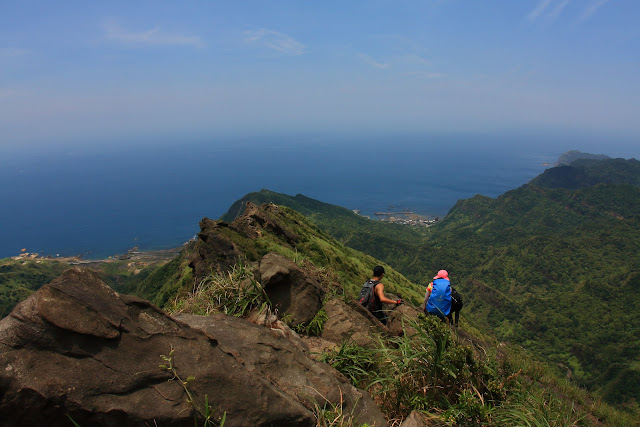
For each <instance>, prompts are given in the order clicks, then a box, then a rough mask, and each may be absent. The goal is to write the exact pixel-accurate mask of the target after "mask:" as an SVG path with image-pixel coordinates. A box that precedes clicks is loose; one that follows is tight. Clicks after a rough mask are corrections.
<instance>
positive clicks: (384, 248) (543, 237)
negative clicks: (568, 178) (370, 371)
mask: <svg viewBox="0 0 640 427" xmlns="http://www.w3.org/2000/svg"><path fill="white" fill-rule="evenodd" d="M636 163H637V162H635V161H630V162H629V164H626V163H625V164H624V165H626V168H625V167H623V168H620V161H619V160H616V161H612V163H609V164H607V165H606V168H604V170H597V168H596V166H597V165H596V166H594V164H591V163H588V164H587V166H588V167H587V168H585V169H583V170H582V171H581V173H584V174H586V175H589V174H591V175H594V176H596V177H597V179H598V180H599V181H600V182H602V181H603V179H602V177H611V176H614V177H617V175H619V174H620V170H621V169H622V170H623V171H627V172H628V173H635V171H636V166H637V165H636ZM611 165H613V169H615V170H616V171H617V172H615V173H614V172H612V170H613V169H612V166H611ZM594 168H595V171H594ZM589 179H591V178H589ZM607 179H609V178H607ZM616 179H617V178H616ZM633 179H634V178H629V179H627V181H625V182H627V184H611V183H609V184H606V183H600V184H598V185H594V186H591V187H585V186H584V185H582V184H581V185H578V187H581V188H579V189H577V190H569V189H563V188H544V187H539V186H535V185H527V186H523V187H521V188H519V189H516V190H513V191H510V192H508V193H505V194H504V195H503V196H501V197H499V198H498V199H491V198H488V197H484V196H476V197H474V198H472V199H468V200H464V201H460V202H459V203H458V204H457V205H456V206H455V207H454V208H453V209H452V210H451V211H450V213H449V215H448V216H447V217H446V219H445V221H443V222H441V223H440V224H439V225H437V226H434V227H431V228H429V229H428V230H415V229H409V230H405V229H406V227H398V228H399V229H400V228H402V230H401V231H398V232H396V231H395V230H394V229H392V227H388V226H390V224H381V223H376V224H375V228H374V227H371V226H370V225H371V224H370V223H371V221H367V220H366V219H364V218H359V217H357V216H355V215H353V214H352V213H350V212H349V211H347V210H346V209H345V210H342V211H339V210H337V209H336V210H332V209H331V208H330V207H328V206H326V204H321V203H320V202H317V203H319V209H318V210H317V211H316V212H315V213H314V214H312V215H310V217H311V218H312V220H313V221H314V222H315V223H316V224H318V226H319V227H321V228H322V229H323V230H326V231H327V232H328V233H330V234H332V235H334V236H336V237H338V238H339V239H340V240H341V241H343V242H344V243H346V244H348V245H350V246H353V247H355V248H357V249H360V250H363V251H367V252H373V251H369V248H372V247H374V248H375V249H374V251H375V252H374V253H375V255H376V257H378V258H380V259H383V260H385V261H386V262H387V263H389V264H391V265H392V266H394V267H395V268H396V269H398V270H399V271H401V272H402V273H403V274H405V275H406V276H407V277H409V278H410V279H412V280H414V281H422V280H426V279H427V278H428V277H429V275H431V274H433V272H434V271H437V269H439V268H447V269H448V270H450V271H451V272H452V276H453V278H454V282H455V283H456V284H458V285H459V286H460V287H461V288H462V289H463V291H464V293H465V301H466V303H467V308H468V309H469V310H467V312H466V313H465V314H466V315H468V316H472V320H473V321H474V322H475V323H477V324H478V325H479V326H481V327H484V328H487V329H491V330H494V331H495V332H496V333H497V335H498V337H500V338H502V339H508V340H512V341H514V342H517V343H520V344H522V345H525V346H527V347H528V348H530V349H533V350H534V351H535V352H536V353H537V354H539V355H542V356H544V357H545V358H546V359H547V360H549V361H552V362H554V363H556V364H561V365H564V366H568V367H569V368H570V369H571V371H572V375H573V376H574V377H575V378H578V379H579V380H580V381H581V382H582V383H583V384H586V385H589V386H591V387H593V388H599V389H600V390H601V392H602V395H603V396H604V397H605V399H607V400H608V401H611V402H617V403H619V402H620V399H621V396H626V398H629V397H636V398H637V397H638V396H640V394H639V393H638V390H637V389H636V386H634V385H633V383H629V382H628V381H625V379H626V378H635V375H636V372H637V371H636V369H637V368H636V366H637V365H638V362H637V355H638V354H639V353H640V352H639V351H638V350H640V348H639V341H638V339H637V338H636V337H637V336H639V335H640V324H639V320H638V318H637V316H634V313H635V312H636V311H635V310H636V309H637V307H638V304H640V301H638V296H637V295H638V293H637V292H636V290H637V286H638V282H639V280H640V278H639V277H640V272H639V271H638V267H637V266H639V265H640V258H639V257H640V238H639V230H640V223H639V217H640V188H638V187H636V186H634V185H629V184H628V182H633ZM609 181H610V179H609ZM557 183H558V181H554V185H553V187H557V186H558V185H557ZM259 197H265V198H268V199H269V200H272V201H275V202H276V203H284V204H286V205H287V206H290V207H292V208H294V209H300V210H301V211H304V210H307V211H309V210H313V209H314V208H313V206H314V203H313V201H312V200H310V199H308V198H302V197H301V196H296V197H290V196H286V195H276V193H271V192H268V193H266V194H264V192H262V193H252V194H249V195H247V196H246V197H245V199H246V200H252V201H259ZM262 200H265V199H262ZM339 209H342V208H339ZM339 216H341V217H342V218H341V220H340V221H336V220H335V218H337V217H339ZM349 216H352V217H353V218H349ZM343 218H349V219H348V222H346V223H347V224H348V226H345V227H344V229H342V228H341V226H340V222H342V221H345V219H343ZM336 227H337V228H339V229H340V230H338V231H335V228H336ZM379 242H384V244H379ZM471 278H473V279H474V280H470V279H471ZM603 324H606V325H607V326H609V327H607V328H603V327H602V325H603ZM612 363H613V364H614V366H616V367H617V368H615V369H608V367H609V365H610V364H612ZM635 384H637V383H635Z"/></svg>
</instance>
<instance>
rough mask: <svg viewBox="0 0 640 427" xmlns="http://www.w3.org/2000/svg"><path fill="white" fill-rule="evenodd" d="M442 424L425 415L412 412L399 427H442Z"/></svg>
mask: <svg viewBox="0 0 640 427" xmlns="http://www.w3.org/2000/svg"><path fill="white" fill-rule="evenodd" d="M442 425H445V424H444V423H442V422H440V421H438V420H437V419H436V420H434V419H433V418H430V417H428V416H427V415H425V414H423V413H420V412H418V411H412V412H411V414H409V416H408V417H407V418H405V419H404V421H403V422H402V424H400V427H435V426H442Z"/></svg>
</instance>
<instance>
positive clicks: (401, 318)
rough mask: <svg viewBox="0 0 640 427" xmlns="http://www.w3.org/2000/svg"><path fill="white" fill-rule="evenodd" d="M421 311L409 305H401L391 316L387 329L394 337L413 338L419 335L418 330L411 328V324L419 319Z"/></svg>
mask: <svg viewBox="0 0 640 427" xmlns="http://www.w3.org/2000/svg"><path fill="white" fill-rule="evenodd" d="M419 315H420V311H419V310H416V309H415V308H413V307H410V306H408V305H404V304H403V305H400V306H398V307H396V308H395V309H394V310H393V311H391V314H390V315H389V320H387V327H388V328H389V333H390V334H391V335H393V336H397V337H399V336H402V335H405V334H406V335H407V336H412V335H415V334H416V333H417V331H416V329H415V328H414V327H413V326H411V322H412V321H415V320H416V319H418V316H419Z"/></svg>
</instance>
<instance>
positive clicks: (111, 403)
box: [0, 270, 384, 427]
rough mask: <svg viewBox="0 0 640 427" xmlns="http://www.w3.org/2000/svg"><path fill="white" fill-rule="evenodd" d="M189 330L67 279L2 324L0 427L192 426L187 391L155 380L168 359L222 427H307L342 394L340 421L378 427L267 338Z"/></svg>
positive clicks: (234, 327)
mask: <svg viewBox="0 0 640 427" xmlns="http://www.w3.org/2000/svg"><path fill="white" fill-rule="evenodd" d="M185 321H188V322H189V323H191V324H194V325H196V326H197V327H198V329H199V330H196V329H194V328H192V327H189V326H187V325H186V324H185V323H182V322H181V321H177V320H174V319H172V318H170V317H168V316H167V315H165V314H164V313H163V312H162V311H161V310H159V309H158V308H156V307H154V306H153V305H151V304H150V303H149V302H147V301H144V300H141V299H139V298H135V297H130V296H125V295H119V294H117V293H116V292H114V291H113V290H111V288H109V287H108V286H107V285H106V284H104V283H103V282H102V281H101V280H100V279H99V278H98V276H97V275H96V274H95V273H92V272H89V271H84V270H70V271H68V272H66V273H65V274H63V275H62V276H60V277H59V278H58V279H56V280H54V281H53V282H52V283H51V284H49V285H46V286H45V287H43V288H41V289H40V290H39V291H38V292H36V293H35V294H33V295H31V296H30V297H29V298H28V299H27V300H25V301H24V302H22V303H21V304H19V305H18V306H16V308H15V309H14V310H13V311H12V313H11V314H10V315H9V316H7V317H6V318H4V319H2V321H0V420H2V425H4V426H18V425H19V426H24V425H49V426H57V425H65V426H68V425H69V423H70V420H69V418H68V416H69V417H71V418H72V419H73V420H74V421H75V422H77V423H78V424H80V425H83V426H84V425H100V426H118V427H119V426H122V425H145V424H146V425H158V426H165V425H172V426H173V425H185V426H187V425H189V426H192V425H193V416H194V410H193V408H192V407H191V406H190V405H188V404H187V397H186V394H185V391H184V389H183V387H182V385H181V384H180V383H179V381H177V379H174V380H172V378H173V373H172V372H169V371H168V370H166V369H161V368H159V365H160V364H161V363H166V362H163V360H162V359H161V357H160V356H161V355H167V356H168V355H169V354H170V352H171V350H172V349H173V353H172V366H173V367H175V369H176V371H177V373H178V375H180V376H181V377H182V378H183V379H186V378H187V377H189V376H193V377H195V380H193V381H191V382H189V384H188V386H187V387H188V389H189V390H190V391H191V393H193V395H194V401H195V402H196V403H197V404H198V405H201V404H202V403H204V401H205V396H207V398H208V401H209V402H210V404H211V406H212V407H213V408H214V409H215V410H217V413H218V414H220V415H221V414H222V411H226V412H227V421H226V424H225V425H226V426H246V425H252V426H272V425H273V426H314V425H315V417H314V414H313V412H312V410H311V409H312V407H313V406H312V405H311V401H312V400H313V399H318V400H320V398H326V399H327V400H328V401H330V402H332V403H339V402H340V400H339V396H337V394H339V391H340V390H342V393H343V396H344V403H345V406H346V408H345V413H353V414H354V415H359V416H360V419H358V423H365V422H367V423H369V424H372V423H375V425H384V418H383V417H382V415H381V414H380V412H379V410H378V409H377V407H375V405H374V404H373V402H372V401H371V399H370V397H369V396H368V395H367V394H366V393H364V392H361V391H359V390H357V389H355V388H354V387H352V386H351V385H350V384H349V383H348V382H347V381H346V379H344V378H343V377H341V375H340V374H338V373H337V372H336V371H334V370H333V369H332V368H330V367H329V366H326V365H323V364H319V363H316V362H313V361H311V360H310V359H309V358H307V357H306V355H305V354H304V353H303V352H301V351H300V350H298V349H297V348H296V347H295V346H293V345H292V344H290V343H289V341H288V340H287V339H286V338H283V337H281V336H279V335H277V334H271V332H270V330H269V329H267V328H263V327H260V326H256V325H253V324H250V323H248V322H246V321H244V320H242V319H235V318H226V317H224V316H216V317H212V318H206V319H198V318H190V319H185ZM275 354H277V356H275ZM281 355H286V357H284V356H282V359H281ZM313 390H316V393H314V392H313ZM318 403H319V404H320V405H322V402H318Z"/></svg>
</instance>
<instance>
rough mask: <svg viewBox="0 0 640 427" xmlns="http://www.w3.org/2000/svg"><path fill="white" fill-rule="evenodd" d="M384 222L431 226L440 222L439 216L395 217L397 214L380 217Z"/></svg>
mask: <svg viewBox="0 0 640 427" xmlns="http://www.w3.org/2000/svg"><path fill="white" fill-rule="evenodd" d="M380 221H382V222H391V223H393V224H402V225H411V226H414V227H417V226H419V227H429V226H430V225H433V224H435V223H436V222H438V218H434V219H427V218H408V217H395V216H384V217H382V218H380Z"/></svg>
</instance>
